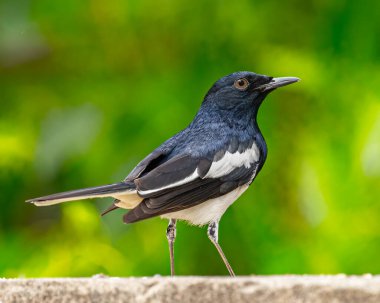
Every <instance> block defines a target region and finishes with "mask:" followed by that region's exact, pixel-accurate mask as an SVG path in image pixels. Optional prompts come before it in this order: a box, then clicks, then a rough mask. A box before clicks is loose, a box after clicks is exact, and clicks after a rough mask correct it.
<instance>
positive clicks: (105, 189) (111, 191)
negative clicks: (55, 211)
mask: <svg viewBox="0 0 380 303" xmlns="http://www.w3.org/2000/svg"><path fill="white" fill-rule="evenodd" d="M135 190H136V188H135V185H134V183H132V182H128V183H127V182H119V183H114V184H110V185H103V186H96V187H89V188H84V189H78V190H72V191H66V192H62V193H58V194H53V195H49V196H44V197H39V198H34V199H30V200H27V201H26V202H28V203H33V204H35V205H37V206H47V205H53V204H58V203H62V202H67V201H74V200H82V199H89V198H101V197H116V196H117V195H120V194H127V193H129V192H134V191H135Z"/></svg>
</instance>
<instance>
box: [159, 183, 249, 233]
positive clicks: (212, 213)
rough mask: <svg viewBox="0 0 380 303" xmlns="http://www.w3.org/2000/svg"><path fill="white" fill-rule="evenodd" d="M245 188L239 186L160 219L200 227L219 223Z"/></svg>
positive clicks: (244, 186) (245, 186)
mask: <svg viewBox="0 0 380 303" xmlns="http://www.w3.org/2000/svg"><path fill="white" fill-rule="evenodd" d="M247 188H248V185H243V186H240V187H238V188H236V189H235V190H233V191H231V192H229V193H228V194H226V195H224V196H221V197H218V198H215V199H210V200H207V201H205V202H203V203H201V204H198V205H196V206H193V207H190V208H187V209H184V210H180V211H176V212H173V213H168V214H164V215H162V216H161V218H164V219H178V220H185V221H188V222H189V223H191V224H194V225H200V226H201V225H205V224H208V223H210V222H211V221H219V219H220V218H221V216H222V215H223V214H224V212H225V211H226V210H227V208H228V207H229V206H230V205H231V204H232V203H234V202H235V201H236V199H237V198H239V197H240V195H241V194H242V193H243V192H244V191H245V190H246V189H247Z"/></svg>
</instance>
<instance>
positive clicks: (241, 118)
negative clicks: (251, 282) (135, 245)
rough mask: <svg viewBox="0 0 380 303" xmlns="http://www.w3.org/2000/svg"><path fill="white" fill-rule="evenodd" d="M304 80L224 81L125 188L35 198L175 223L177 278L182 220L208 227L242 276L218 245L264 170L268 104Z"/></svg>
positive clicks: (239, 76) (251, 77)
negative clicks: (237, 204)
mask: <svg viewBox="0 0 380 303" xmlns="http://www.w3.org/2000/svg"><path fill="white" fill-rule="evenodd" d="M298 80H299V79H298V78H295V77H282V78H273V77H268V76H264V75H258V74H255V73H252V72H236V73H233V74H230V75H228V76H225V77H223V78H221V79H220V80H218V81H217V82H216V83H215V84H214V85H213V86H212V87H211V89H210V90H209V91H208V93H207V94H206V96H205V98H204V100H203V102H202V105H201V107H200V109H199V111H198V113H197V114H196V116H195V118H194V120H193V121H192V122H191V123H190V125H189V126H188V127H186V128H185V129H184V130H182V131H180V132H179V133H177V134H176V135H174V136H173V137H171V138H170V139H169V140H167V141H165V142H164V143H163V144H162V145H161V146H159V147H158V148H156V149H155V150H154V151H153V152H152V153H151V154H149V155H148V156H147V157H146V158H145V159H143V160H142V161H141V162H140V163H139V164H137V166H136V167H135V168H134V169H133V170H132V172H131V173H130V174H129V175H128V176H127V177H126V178H125V180H124V181H122V182H120V183H115V184H111V185H104V186H98V187H91V188H85V189H79V190H74V191H69V192H63V193H58V194H53V195H49V196H45V197H40V198H35V199H31V200H28V201H27V202H31V203H34V204H35V205H37V206H45V205H52V204H57V203H61V202H66V201H72V200H79V199H87V198H99V197H113V198H114V199H115V200H114V203H113V205H112V206H111V207H110V208H108V209H107V210H106V211H105V212H104V213H103V214H105V213H108V212H109V211H112V210H114V209H116V208H125V209H129V211H128V212H127V213H126V214H125V215H124V218H123V219H124V222H125V223H133V222H137V221H140V220H144V219H148V218H151V217H155V216H161V218H165V219H169V226H168V228H167V233H166V236H167V239H168V242H169V252H170V269H171V274H172V275H174V240H175V237H176V222H177V220H185V221H188V222H189V223H191V224H194V225H200V226H201V225H205V224H208V230H207V232H208V237H209V238H210V240H211V242H212V243H213V244H214V245H215V247H216V248H217V250H218V252H219V254H220V256H221V258H222V259H223V261H224V263H225V265H226V267H227V269H228V271H229V273H230V275H231V276H234V275H235V274H234V272H233V270H232V268H231V266H230V264H229V262H228V261H227V258H226V257H225V255H224V253H223V251H222V248H221V247H220V245H219V244H218V224H219V220H220V218H221V216H222V215H223V213H224V212H225V211H226V210H227V208H228V207H229V206H230V205H231V204H232V203H233V202H234V201H235V200H236V199H237V198H238V197H239V196H240V195H241V194H242V193H243V192H244V191H245V190H246V189H247V188H248V186H249V185H250V184H251V183H252V181H253V180H254V179H255V177H256V176H257V174H258V173H259V171H260V170H261V168H262V166H263V164H264V162H265V159H266V156H267V146H266V143H265V141H264V138H263V136H262V134H261V132H260V129H259V127H258V125H257V112H258V110H259V107H260V105H261V103H262V101H263V100H264V99H265V97H266V96H267V95H268V94H269V93H270V92H271V91H273V90H274V89H276V88H278V87H280V86H285V85H288V84H291V83H294V82H297V81H298Z"/></svg>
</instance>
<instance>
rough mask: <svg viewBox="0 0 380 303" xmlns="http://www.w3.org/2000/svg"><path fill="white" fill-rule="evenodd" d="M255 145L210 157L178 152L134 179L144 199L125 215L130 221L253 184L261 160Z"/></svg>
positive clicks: (174, 209)
mask: <svg viewBox="0 0 380 303" xmlns="http://www.w3.org/2000/svg"><path fill="white" fill-rule="evenodd" d="M258 160H259V151H258V149H257V147H256V146H253V147H252V148H247V149H246V150H244V151H238V150H236V151H235V153H230V152H229V151H228V146H227V148H226V149H225V150H224V152H223V154H222V155H221V153H220V151H219V153H218V154H215V155H214V156H213V157H211V159H209V158H207V157H204V158H200V157H192V156H190V155H187V154H184V155H178V156H176V157H173V158H172V159H170V160H168V161H167V162H164V163H162V164H161V165H159V166H157V167H156V168H155V169H153V170H151V171H150V172H149V173H147V174H145V175H144V176H142V177H141V178H137V179H136V180H135V184H136V188H137V192H138V194H139V195H140V196H141V197H143V198H144V200H143V201H142V202H141V203H140V204H139V205H138V206H137V207H135V208H134V209H132V210H131V211H130V212H129V213H127V214H126V215H125V216H124V221H125V222H126V223H131V222H135V221H139V220H143V219H147V218H150V217H153V216H157V215H161V214H165V213H170V212H175V211H179V210H182V209H185V208H189V207H192V206H195V205H197V204H200V203H202V202H205V201H207V200H209V199H212V198H216V197H219V196H222V195H224V194H226V193H228V192H230V191H232V190H234V189H236V188H237V187H239V186H241V185H243V184H247V183H250V182H251V181H252V180H253V178H254V176H255V173H256V170H257V167H258V163H259V161H258Z"/></svg>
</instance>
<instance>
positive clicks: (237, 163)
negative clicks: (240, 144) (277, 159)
mask: <svg viewBox="0 0 380 303" xmlns="http://www.w3.org/2000/svg"><path fill="white" fill-rule="evenodd" d="M259 157H260V151H259V148H258V147H257V145H256V144H255V143H253V144H252V146H251V147H250V148H248V149H246V150H245V151H244V152H242V153H240V152H238V151H237V152H235V153H233V154H231V153H230V152H229V151H227V152H226V153H225V154H224V156H223V158H222V159H220V160H218V161H215V162H213V163H212V164H211V167H210V169H209V171H208V172H207V174H206V175H205V176H204V178H219V177H222V176H225V175H227V174H229V173H230V172H232V171H233V170H234V169H235V168H238V167H242V166H243V165H244V166H245V167H246V168H250V167H251V165H252V164H253V163H255V162H257V161H258V160H259Z"/></svg>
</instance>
